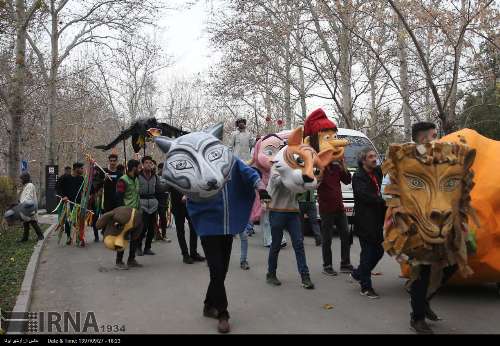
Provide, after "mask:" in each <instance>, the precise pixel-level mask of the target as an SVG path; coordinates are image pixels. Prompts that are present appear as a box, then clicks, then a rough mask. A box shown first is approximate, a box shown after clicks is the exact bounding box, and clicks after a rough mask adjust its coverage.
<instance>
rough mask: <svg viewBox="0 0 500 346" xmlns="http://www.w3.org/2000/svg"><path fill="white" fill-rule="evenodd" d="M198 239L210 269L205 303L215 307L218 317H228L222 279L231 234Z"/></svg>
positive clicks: (227, 265)
mask: <svg viewBox="0 0 500 346" xmlns="http://www.w3.org/2000/svg"><path fill="white" fill-rule="evenodd" d="M200 239H201V246H202V247H203V251H204V252H205V256H206V258H207V263H208V267H209V269H210V284H209V285H208V290H207V295H206V297H205V305H207V306H209V307H213V308H215V309H217V311H218V312H219V317H228V318H229V313H228V312H227V305H228V303H227V295H226V287H225V285H224V281H225V280H226V274H227V270H228V268H229V260H230V258H231V248H232V246H233V236H232V235H231V234H228V235H213V236H204V237H200Z"/></svg>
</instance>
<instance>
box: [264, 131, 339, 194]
mask: <svg viewBox="0 0 500 346" xmlns="http://www.w3.org/2000/svg"><path fill="white" fill-rule="evenodd" d="M332 155H333V150H332V149H328V150H325V151H322V152H320V153H319V154H318V153H316V151H315V150H314V149H313V148H312V147H311V146H310V145H308V144H303V143H302V127H299V128H297V129H295V130H293V131H292V132H291V133H290V136H289V137H288V145H287V146H285V147H284V148H282V149H281V150H280V151H279V152H278V153H277V154H276V156H275V157H274V160H273V164H274V167H273V169H275V170H276V171H277V172H278V173H279V174H280V176H281V181H282V182H283V184H284V185H285V186H286V188H287V189H289V190H290V191H292V192H293V193H302V192H305V191H307V190H314V189H316V187H317V186H318V180H319V179H320V177H321V175H322V173H323V170H324V168H325V167H326V166H328V165H329V164H330V163H331V162H332V160H333V156H332Z"/></svg>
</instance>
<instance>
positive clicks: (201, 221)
mask: <svg viewBox="0 0 500 346" xmlns="http://www.w3.org/2000/svg"><path fill="white" fill-rule="evenodd" d="M222 133H223V125H222V124H218V125H216V126H214V127H212V128H210V129H208V130H206V131H204V132H193V133H190V134H187V135H184V136H181V137H179V138H176V139H171V138H167V137H161V136H158V137H155V142H156V144H157V145H158V147H159V148H160V149H161V150H162V151H163V152H164V153H165V154H166V158H165V164H164V166H163V172H162V175H163V178H165V180H166V181H167V183H168V184H169V185H170V186H172V187H174V188H175V189H177V190H179V191H180V192H182V193H183V194H185V195H186V196H187V197H188V199H187V209H188V213H189V216H190V217H191V220H192V222H193V225H194V228H195V230H196V232H197V233H198V235H201V236H202V235H205V234H207V233H208V234H229V233H230V234H238V233H241V232H242V231H243V230H244V228H245V225H246V224H247V223H248V220H249V217H250V210H251V208H252V204H253V201H254V198H255V190H258V191H259V196H260V198H261V199H262V200H268V199H269V195H268V194H267V191H266V190H265V186H264V185H263V184H262V181H261V179H260V177H259V175H258V173H257V172H256V171H255V170H254V169H252V168H250V167H249V166H247V165H246V164H245V163H244V162H243V161H241V160H240V159H238V158H236V157H235V156H234V155H233V153H232V151H231V150H230V148H229V147H227V146H225V145H224V144H222V142H221V139H222Z"/></svg>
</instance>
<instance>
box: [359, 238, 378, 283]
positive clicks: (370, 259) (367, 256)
mask: <svg viewBox="0 0 500 346" xmlns="http://www.w3.org/2000/svg"><path fill="white" fill-rule="evenodd" d="M359 245H360V246H361V253H360V255H359V266H358V268H357V269H355V270H354V271H353V273H352V276H353V277H354V278H355V279H357V280H359V283H360V285H361V289H362V290H366V289H372V288H373V287H372V270H373V268H375V267H376V266H377V264H378V262H379V261H380V259H381V258H382V257H383V256H384V248H383V246H382V244H380V243H375V242H371V241H369V240H366V239H363V238H359Z"/></svg>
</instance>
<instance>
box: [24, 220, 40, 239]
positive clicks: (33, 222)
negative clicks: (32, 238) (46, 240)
mask: <svg viewBox="0 0 500 346" xmlns="http://www.w3.org/2000/svg"><path fill="white" fill-rule="evenodd" d="M30 225H31V227H33V229H34V230H35V233H36V235H37V236H39V237H43V232H42V229H41V228H40V226H39V225H38V222H37V221H36V220H31V221H27V222H23V231H24V232H23V240H28V238H29V235H30Z"/></svg>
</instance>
